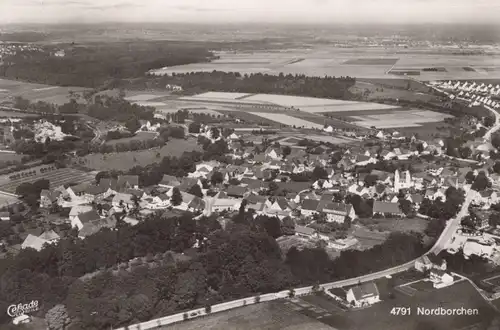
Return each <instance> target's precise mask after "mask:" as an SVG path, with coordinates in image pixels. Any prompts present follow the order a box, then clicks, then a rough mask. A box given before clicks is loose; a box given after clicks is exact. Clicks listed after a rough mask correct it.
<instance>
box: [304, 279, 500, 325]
mask: <svg viewBox="0 0 500 330" xmlns="http://www.w3.org/2000/svg"><path fill="white" fill-rule="evenodd" d="M384 280H385V279H383V281H384ZM419 283H420V282H419ZM377 286H378V287H379V291H380V292H381V295H384V291H386V289H385V288H384V287H383V286H384V284H383V283H381V282H380V281H378V282H377ZM299 299H300V300H304V301H306V302H307V305H309V306H307V305H306V307H303V309H302V310H299V311H298V312H300V313H304V314H308V312H309V313H310V311H312V310H314V309H317V308H320V309H323V310H324V314H323V315H324V316H323V317H322V318H321V322H323V323H326V324H328V325H330V326H332V327H334V328H337V329H339V330H365V329H366V330H373V329H383V330H402V329H405V330H417V329H438V330H459V329H464V328H465V327H469V326H472V325H475V324H479V323H481V322H483V321H488V319H490V318H492V317H493V315H494V314H495V312H494V311H493V310H492V308H491V307H490V306H489V305H487V303H486V302H485V301H484V300H483V299H482V297H481V296H480V295H479V294H478V293H477V292H476V291H475V289H474V288H473V287H472V285H470V284H469V283H468V282H465V281H463V282H459V283H456V284H454V285H452V286H450V287H447V288H443V289H438V290H436V289H433V290H430V291H418V292H416V293H415V294H414V295H413V296H410V295H407V294H404V293H402V292H398V291H396V293H395V295H394V298H393V299H390V298H387V300H385V301H382V302H379V303H377V304H375V305H373V306H371V307H369V308H365V309H361V310H354V311H348V312H343V311H339V310H338V308H336V307H330V308H329V307H328V306H329V305H331V304H333V303H332V302H331V301H330V302H328V298H326V297H324V296H321V295H320V296H316V297H315V298H314V300H311V299H309V297H307V298H306V297H304V298H299ZM322 300H323V301H322ZM324 300H327V302H325V301H324ZM310 305H312V306H310ZM393 307H406V308H408V307H410V309H411V315H410V316H408V315H405V316H403V315H391V313H390V312H391V310H392V308H393ZM418 307H421V308H438V307H443V308H461V307H464V308H477V309H478V312H479V315H466V316H465V315H462V316H459V315H453V316H428V315H417V308H418ZM328 314H330V315H328Z"/></svg>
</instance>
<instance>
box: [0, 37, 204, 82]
mask: <svg viewBox="0 0 500 330" xmlns="http://www.w3.org/2000/svg"><path fill="white" fill-rule="evenodd" d="M43 48H44V51H42V52H40V51H18V52H17V53H16V54H15V55H11V56H8V57H6V58H4V59H3V60H4V61H5V62H6V63H8V65H4V66H1V67H0V76H2V77H5V78H8V79H19V80H23V81H29V82H34V83H41V84H48V85H58V86H82V87H90V88H99V87H103V88H104V87H108V88H114V87H118V84H117V81H118V80H119V79H130V78H137V77H144V75H145V73H146V72H147V71H149V70H151V69H154V68H162V67H166V66H169V67H170V66H174V65H183V64H189V63H198V62H206V61H208V60H210V59H211V58H213V55H212V53H211V52H210V51H209V50H208V48H207V45H205V44H203V43H197V42H173V43H172V42H165V41H137V42H133V43H129V42H125V43H122V42H115V43H95V44H86V45H85V46H82V47H79V46H78V45H75V46H73V47H71V49H67V50H66V56H65V57H54V56H52V55H51V51H52V49H51V47H50V46H44V47H43ZM164 87H165V84H163V86H162V88H164Z"/></svg>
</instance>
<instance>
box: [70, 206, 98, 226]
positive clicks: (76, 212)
mask: <svg viewBox="0 0 500 330" xmlns="http://www.w3.org/2000/svg"><path fill="white" fill-rule="evenodd" d="M92 209H93V208H92V206H90V205H76V206H73V207H72V208H71V210H70V211H69V221H70V222H73V221H74V220H75V219H76V217H77V216H78V215H79V214H81V213H85V212H89V211H91V210H92Z"/></svg>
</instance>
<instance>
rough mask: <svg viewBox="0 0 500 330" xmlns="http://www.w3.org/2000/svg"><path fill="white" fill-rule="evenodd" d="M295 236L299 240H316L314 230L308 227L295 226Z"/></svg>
mask: <svg viewBox="0 0 500 330" xmlns="http://www.w3.org/2000/svg"><path fill="white" fill-rule="evenodd" d="M295 236H298V237H300V238H304V239H314V238H317V236H318V234H317V232H316V230H314V229H313V228H309V227H304V226H298V225H297V226H295Z"/></svg>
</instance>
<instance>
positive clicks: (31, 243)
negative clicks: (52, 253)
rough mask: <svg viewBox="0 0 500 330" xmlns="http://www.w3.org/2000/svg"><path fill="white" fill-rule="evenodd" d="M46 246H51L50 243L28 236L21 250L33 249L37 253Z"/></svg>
mask: <svg viewBox="0 0 500 330" xmlns="http://www.w3.org/2000/svg"><path fill="white" fill-rule="evenodd" d="M45 244H50V242H49V241H47V240H45V239H43V238H40V237H37V236H35V235H32V234H28V236H27V237H26V239H25V240H24V241H23V243H22V244H21V249H28V248H31V249H35V250H36V251H41V250H42V249H43V248H44V247H45Z"/></svg>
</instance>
